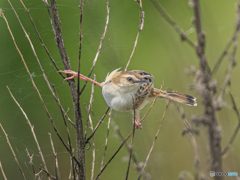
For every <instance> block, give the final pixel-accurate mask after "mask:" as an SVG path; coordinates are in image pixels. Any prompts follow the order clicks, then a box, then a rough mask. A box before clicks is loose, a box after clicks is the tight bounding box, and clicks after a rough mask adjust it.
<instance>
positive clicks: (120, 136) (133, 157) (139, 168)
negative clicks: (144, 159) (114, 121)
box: [114, 126, 151, 180]
mask: <svg viewBox="0 0 240 180" xmlns="http://www.w3.org/2000/svg"><path fill="white" fill-rule="evenodd" d="M114 130H115V132H116V134H117V136H118V137H119V138H120V140H121V141H122V142H123V141H124V140H125V139H124V138H123V136H122V133H121V132H120V130H119V128H118V126H115V127H114ZM125 148H126V149H127V151H128V152H129V153H130V147H129V145H128V144H127V143H125ZM132 161H133V164H134V166H135V168H136V170H137V171H138V172H141V165H140V163H138V160H137V157H136V156H135V154H134V153H133V154H132ZM142 175H143V177H144V179H146V180H150V179H151V178H150V175H149V174H147V173H146V172H145V171H143V173H142Z"/></svg>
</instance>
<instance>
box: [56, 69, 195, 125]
mask: <svg viewBox="0 0 240 180" xmlns="http://www.w3.org/2000/svg"><path fill="white" fill-rule="evenodd" d="M119 69H120V68H118V69H116V70H114V71H112V72H111V73H110V74H108V75H107V77H106V78H105V81H104V82H102V83H99V82H96V81H94V80H92V79H90V78H88V77H86V76H84V75H82V74H80V76H79V78H80V79H82V80H85V81H91V82H93V83H95V84H97V85H98V86H100V87H102V94H103V97H104V99H105V101H106V103H107V104H108V106H109V107H111V108H113V109H114V110H116V111H121V112H125V111H132V112H134V109H135V117H133V118H132V120H133V123H134V121H135V127H136V128H137V129H142V125H141V123H140V122H139V120H140V110H141V109H142V108H144V106H145V105H146V103H147V102H148V100H151V99H152V100H153V99H154V98H156V97H159V98H165V99H169V100H173V101H176V102H179V103H182V104H186V105H189V106H197V102H196V98H195V97H193V96H190V95H187V94H181V93H177V92H167V91H163V90H159V89H156V88H154V84H153V82H152V79H153V78H154V77H153V75H152V74H149V73H147V72H145V71H141V70H132V71H119ZM58 72H61V73H65V74H71V75H72V76H71V77H68V78H66V79H64V80H65V81H66V80H69V79H73V78H77V76H78V73H77V72H74V71H71V70H65V71H58Z"/></svg>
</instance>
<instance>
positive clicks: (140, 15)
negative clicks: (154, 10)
mask: <svg viewBox="0 0 240 180" xmlns="http://www.w3.org/2000/svg"><path fill="white" fill-rule="evenodd" d="M137 2H138V4H139V7H140V10H139V19H140V20H139V27H138V33H137V37H136V40H135V42H134V46H133V50H132V53H131V55H130V57H129V60H128V62H127V65H126V67H125V69H124V71H126V70H127V68H128V66H129V64H130V62H131V60H132V57H133V54H134V52H135V49H136V47H137V43H138V38H139V34H140V32H141V31H142V29H143V26H144V12H143V10H142V0H137Z"/></svg>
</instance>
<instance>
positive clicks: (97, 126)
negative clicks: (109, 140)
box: [85, 107, 110, 145]
mask: <svg viewBox="0 0 240 180" xmlns="http://www.w3.org/2000/svg"><path fill="white" fill-rule="evenodd" d="M109 109H110V107H108V108H107V109H106V111H105V113H104V114H103V116H102V118H101V119H100V120H99V122H98V124H97V125H96V127H95V128H94V130H93V132H92V134H91V135H90V136H89V137H88V138H87V139H86V141H85V145H86V144H87V143H88V142H89V140H90V139H91V138H92V137H93V135H94V134H95V132H96V131H97V129H98V128H99V126H100V124H101V123H102V122H103V119H104V118H105V116H106V115H107V113H108V111H109Z"/></svg>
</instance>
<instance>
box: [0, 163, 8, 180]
mask: <svg viewBox="0 0 240 180" xmlns="http://www.w3.org/2000/svg"><path fill="white" fill-rule="evenodd" d="M0 169H1V171H2V175H3V178H4V180H7V177H6V175H5V173H4V170H3V167H2V163H1V161H0Z"/></svg>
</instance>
